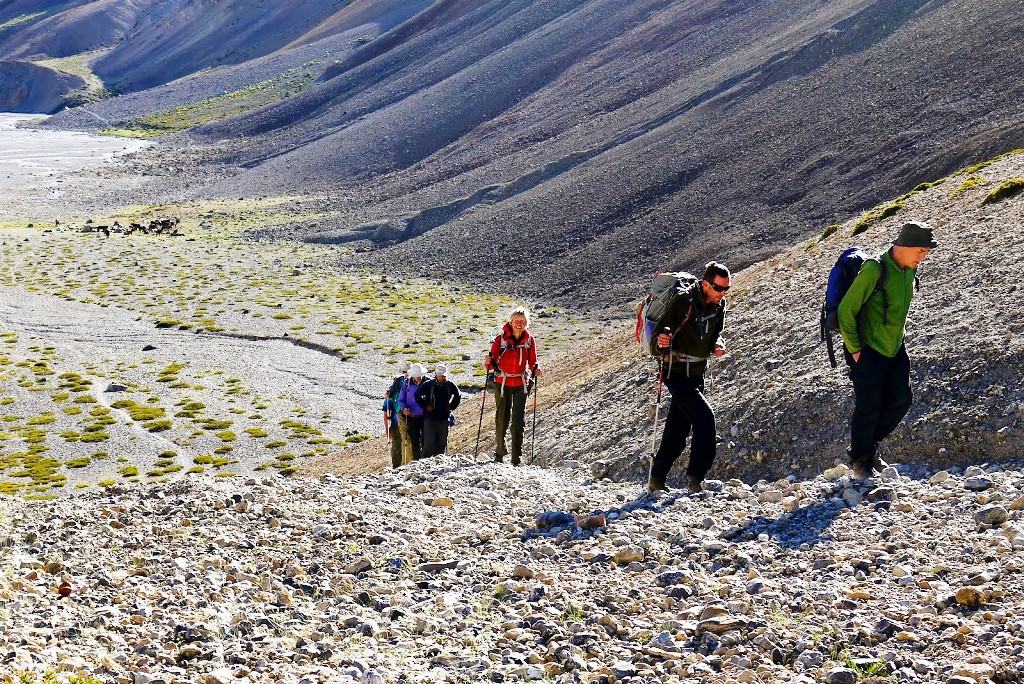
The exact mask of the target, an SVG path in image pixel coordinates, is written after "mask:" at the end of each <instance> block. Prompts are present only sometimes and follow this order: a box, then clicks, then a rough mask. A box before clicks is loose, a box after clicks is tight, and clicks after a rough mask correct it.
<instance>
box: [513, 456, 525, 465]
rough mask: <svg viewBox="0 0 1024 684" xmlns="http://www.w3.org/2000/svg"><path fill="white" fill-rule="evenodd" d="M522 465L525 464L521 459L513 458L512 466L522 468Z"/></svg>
mask: <svg viewBox="0 0 1024 684" xmlns="http://www.w3.org/2000/svg"><path fill="white" fill-rule="evenodd" d="M522 464H523V462H522V461H521V460H520V459H518V458H516V457H515V456H513V457H512V465H514V466H520V465H522Z"/></svg>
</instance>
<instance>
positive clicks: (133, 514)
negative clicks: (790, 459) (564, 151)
mask: <svg viewBox="0 0 1024 684" xmlns="http://www.w3.org/2000/svg"><path fill="white" fill-rule="evenodd" d="M566 465H567V466H568V467H567V468H566V469H539V468H535V467H531V466H526V467H522V468H512V467H511V466H509V465H501V466H496V465H494V464H489V463H488V464H474V463H469V462H467V461H466V460H465V459H459V458H457V457H440V458H437V459H432V460H430V461H428V462H420V463H417V464H414V465H411V466H409V467H406V468H403V469H402V470H401V471H397V472H388V473H384V474H381V475H372V476H367V477H355V478H345V479H339V478H331V477H325V478H323V479H321V480H304V479H290V480H289V479H281V478H275V479H273V480H248V481H245V482H242V481H240V480H239V481H235V482H225V481H223V480H219V481H218V480H214V479H210V480H209V481H206V482H195V483H191V484H186V483H184V482H182V483H177V484H175V485H171V486H161V487H143V486H138V487H132V488H128V489H123V488H119V487H114V488H111V489H109V490H108V491H106V492H90V493H85V494H82V495H80V496H77V497H75V498H73V499H72V498H62V499H60V500H56V501H49V502H34V503H32V502H26V501H24V500H20V499H12V498H7V497H0V539H3V546H2V547H0V567H2V570H3V574H2V578H0V595H2V596H3V599H4V600H3V602H2V604H0V613H2V614H3V617H4V624H5V625H6V627H5V629H4V630H3V631H2V632H0V647H2V650H3V652H4V653H5V654H6V655H5V661H4V662H5V664H4V667H5V668H6V671H7V673H9V674H12V675H15V676H17V675H19V673H24V672H29V673H36V674H37V675H39V674H40V673H41V672H43V671H44V670H48V669H50V670H52V669H57V670H59V671H61V672H66V673H78V674H83V675H84V674H90V675H92V676H93V677H95V678H97V679H98V680H99V681H101V682H119V683H120V682H140V681H146V682H157V681H164V682H178V683H184V682H189V683H194V684H199V683H204V684H212V683H219V684H227V683H230V682H240V681H247V682H272V681H308V682H314V681H331V682H338V683H345V682H360V683H363V682H389V683H393V682H411V681H419V682H426V681H447V682H480V681H495V682H500V681H528V680H538V681H539V680H543V681H551V682H565V683H568V682H595V683H596V682H665V683H668V682H679V681H689V682H695V681H699V682H723V683H727V684H734V683H737V682H744V683H748V682H755V681H757V682H797V683H800V684H805V683H806V684H810V683H812V682H828V683H829V684H843V683H852V682H855V681H881V680H880V679H873V677H875V678H877V677H882V676H885V677H895V678H898V679H899V681H903V682H935V681H943V682H950V683H955V684H970V683H971V682H974V683H976V684H990V683H996V684H1002V683H1004V682H1019V681H1021V680H1022V678H1024V672H1022V671H1021V665H1020V663H1021V653H1022V652H1024V622H1022V620H1021V615H1022V611H1024V594H1022V593H1021V586H1022V585H1021V581H1020V575H1021V572H1024V528H1022V519H1021V509H1022V507H1024V499H1022V498H1021V497H1020V492H1021V488H1022V487H1024V474H1022V471H1021V470H1020V469H1019V468H1016V467H1004V468H1000V467H986V468H978V467H971V468H970V469H968V470H967V471H963V470H960V469H951V470H949V471H937V472H933V473H931V474H930V475H929V476H928V477H927V478H910V477H906V476H905V475H904V474H901V472H902V471H901V470H898V469H897V468H889V469H887V471H886V472H885V473H884V474H883V475H882V476H881V477H879V478H878V479H877V481H876V482H875V483H874V485H873V486H871V487H866V486H861V485H859V484H858V483H851V482H850V481H849V478H848V471H847V469H846V468H844V467H839V468H835V469H832V470H831V471H829V472H827V473H825V474H824V475H822V476H819V477H816V478H814V479H813V480H806V481H801V480H799V479H797V478H796V477H795V476H790V477H788V478H786V479H783V480H780V481H776V482H766V481H762V482H759V483H757V484H755V485H752V486H751V485H746V484H744V483H742V482H740V481H738V480H732V481H728V482H724V483H723V482H719V481H715V482H711V483H709V484H710V491H708V492H707V493H705V494H702V495H699V496H696V497H691V496H689V495H684V496H661V497H657V498H646V497H642V498H641V497H639V496H638V495H639V493H640V487H638V486H637V485H634V484H617V483H612V482H608V481H598V480H594V479H592V478H590V477H589V475H588V474H587V473H586V471H585V470H579V469H574V468H572V467H571V466H572V464H566ZM574 515H575V516H577V517H574ZM577 522H578V523H580V524H579V525H577V524H576V523H577Z"/></svg>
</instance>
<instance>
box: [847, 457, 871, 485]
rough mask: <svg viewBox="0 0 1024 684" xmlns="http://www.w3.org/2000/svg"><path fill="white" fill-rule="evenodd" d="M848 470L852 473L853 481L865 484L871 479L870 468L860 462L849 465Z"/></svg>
mask: <svg viewBox="0 0 1024 684" xmlns="http://www.w3.org/2000/svg"><path fill="white" fill-rule="evenodd" d="M850 470H851V471H853V479H855V480H860V481H861V482H867V481H868V480H870V479H871V468H870V467H868V466H867V465H865V464H864V463H861V462H860V461H854V462H853V463H851V464H850Z"/></svg>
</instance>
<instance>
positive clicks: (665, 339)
mask: <svg viewBox="0 0 1024 684" xmlns="http://www.w3.org/2000/svg"><path fill="white" fill-rule="evenodd" d="M670 344H672V336H671V335H669V334H668V333H661V334H660V335H658V347H660V348H661V349H668V345H670Z"/></svg>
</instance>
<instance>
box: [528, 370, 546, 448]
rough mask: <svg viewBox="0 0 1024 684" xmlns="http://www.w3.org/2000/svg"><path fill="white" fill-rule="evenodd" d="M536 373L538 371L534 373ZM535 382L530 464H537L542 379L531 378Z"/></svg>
mask: <svg viewBox="0 0 1024 684" xmlns="http://www.w3.org/2000/svg"><path fill="white" fill-rule="evenodd" d="M534 373H536V371H534ZM531 382H533V429H532V430H531V431H530V463H536V462H537V393H538V392H540V377H539V376H537V375H534V376H533V377H532V378H531ZM547 465H548V463H547V459H544V467H545V468H546V467H547Z"/></svg>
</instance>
